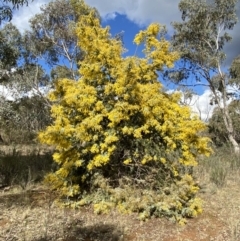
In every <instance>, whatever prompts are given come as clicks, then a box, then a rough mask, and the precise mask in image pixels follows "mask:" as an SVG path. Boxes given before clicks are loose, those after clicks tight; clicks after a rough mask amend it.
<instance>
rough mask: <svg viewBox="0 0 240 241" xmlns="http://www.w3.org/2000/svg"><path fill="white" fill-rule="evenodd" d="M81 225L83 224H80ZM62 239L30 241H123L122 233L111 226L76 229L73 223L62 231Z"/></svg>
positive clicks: (47, 238) (52, 238)
mask: <svg viewBox="0 0 240 241" xmlns="http://www.w3.org/2000/svg"><path fill="white" fill-rule="evenodd" d="M80 225H83V224H80ZM64 231H65V233H64V237H46V238H38V239H34V240H32V241H53V240H54V241H56V240H61V241H123V240H124V238H123V236H124V235H123V231H122V230H120V229H118V228H117V227H116V226H114V225H111V224H103V223H99V224H96V225H92V226H85V227H84V226H83V227H78V226H75V224H74V223H73V224H72V225H71V226H68V227H67V228H66V230H64Z"/></svg>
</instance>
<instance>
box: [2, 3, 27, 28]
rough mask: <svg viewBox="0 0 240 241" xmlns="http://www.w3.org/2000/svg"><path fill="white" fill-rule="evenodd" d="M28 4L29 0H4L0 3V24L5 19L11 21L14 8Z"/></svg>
mask: <svg viewBox="0 0 240 241" xmlns="http://www.w3.org/2000/svg"><path fill="white" fill-rule="evenodd" d="M23 5H28V0H3V1H1V4H0V25H1V24H2V22H3V21H11V20H12V17H13V10H14V9H18V8H19V7H20V6H23Z"/></svg>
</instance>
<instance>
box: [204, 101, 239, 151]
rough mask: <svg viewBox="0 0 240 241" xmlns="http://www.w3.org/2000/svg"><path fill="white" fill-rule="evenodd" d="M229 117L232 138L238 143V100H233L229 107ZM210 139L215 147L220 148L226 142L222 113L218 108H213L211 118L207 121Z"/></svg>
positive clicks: (226, 135)
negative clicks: (232, 131) (231, 126)
mask: <svg viewBox="0 0 240 241" xmlns="http://www.w3.org/2000/svg"><path fill="white" fill-rule="evenodd" d="M228 108H229V115H230V117H231V119H232V123H233V129H234V133H233V135H234V138H235V139H236V141H237V143H238V144H239V143H240V128H239V118H240V103H239V100H233V101H232V102H231V103H230V104H229V106H228ZM208 127H209V133H210V137H211V139H212V140H213V142H214V143H215V145H216V146H222V145H224V144H226V142H227V141H228V134H227V131H226V128H225V125H224V121H223V117H222V112H221V110H219V108H215V109H214V112H213V115H212V117H211V118H210V119H209V123H208Z"/></svg>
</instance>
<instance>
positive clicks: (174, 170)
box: [39, 3, 211, 220]
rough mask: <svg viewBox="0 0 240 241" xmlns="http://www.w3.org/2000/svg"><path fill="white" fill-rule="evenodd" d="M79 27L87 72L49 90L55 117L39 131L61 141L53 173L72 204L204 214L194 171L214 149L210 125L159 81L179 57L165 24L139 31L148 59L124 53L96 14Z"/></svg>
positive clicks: (49, 178) (52, 181) (145, 214)
mask: <svg viewBox="0 0 240 241" xmlns="http://www.w3.org/2000/svg"><path fill="white" fill-rule="evenodd" d="M82 6H83V7H86V8H87V6H86V5H84V3H83V5H82ZM76 33H77V35H78V37H79V47H80V48H81V49H82V50H83V51H84V53H85V57H84V60H83V61H82V62H81V65H80V69H79V72H80V75H81V78H80V79H79V81H77V82H76V81H74V80H69V79H62V80H59V81H57V83H56V85H55V90H54V91H53V92H52V93H51V94H50V96H49V98H50V100H51V101H53V102H54V104H53V106H52V110H51V111H52V118H53V120H54V121H53V124H52V125H51V126H49V127H48V128H47V129H46V130H45V131H43V132H41V133H40V134H39V138H40V140H41V141H42V142H43V143H47V144H49V145H54V146H56V152H55V153H54V155H53V158H54V161H55V162H56V163H57V164H58V170H57V171H56V172H54V173H51V174H50V175H48V176H47V177H46V180H47V181H48V183H50V184H51V185H52V187H53V188H54V189H57V190H59V193H60V195H61V196H62V197H65V198H67V200H68V201H70V204H71V203H72V202H73V205H74V206H75V205H77V204H79V205H82V204H88V203H94V204H95V208H96V210H97V212H102V211H104V210H105V211H106V210H108V209H110V208H112V207H117V208H119V209H120V210H124V211H126V212H128V211H130V212H138V213H140V216H141V217H142V219H145V218H147V217H150V216H152V215H156V216H162V215H167V216H169V217H174V218H175V219H177V220H178V219H179V220H180V219H181V217H183V216H185V217H193V216H196V215H197V213H200V212H201V208H200V206H199V201H198V199H195V194H196V193H197V190H198V187H197V186H196V184H195V182H194V181H193V179H192V177H191V175H190V173H189V172H190V171H189V170H191V167H193V166H195V165H197V160H196V158H197V156H198V155H208V154H209V153H210V152H211V150H210V148H209V147H208V142H209V139H208V138H205V137H202V136H200V135H199V134H200V132H202V131H203V130H204V129H205V125H204V124H203V123H202V122H201V121H200V120H199V119H198V118H197V117H195V116H192V114H191V112H190V109H189V108H188V107H184V106H180V105H179V100H180V95H179V94H177V93H174V94H167V93H164V92H163V90H162V84H161V83H160V82H159V80H158V72H159V71H161V70H162V69H163V68H165V67H173V63H174V61H175V60H177V59H178V54H177V53H176V52H171V50H170V45H169V43H168V42H167V41H166V40H165V39H164V37H163V28H162V27H161V26H160V25H158V24H152V25H150V26H149V27H148V28H147V30H146V31H141V32H140V33H139V34H138V35H137V36H136V37H135V40H134V42H135V43H136V44H137V45H139V44H143V45H144V54H145V58H137V57H135V56H134V57H126V58H124V57H122V54H123V51H124V49H123V46H122V43H121V41H119V40H117V39H115V38H111V36H110V34H109V29H108V28H101V26H100V23H99V20H98V19H97V18H95V17H94V13H90V14H89V15H85V16H82V17H81V18H80V20H79V23H78V27H77V31H76ZM128 190H129V192H128ZM138 200H140V202H138ZM105 211H104V212H105Z"/></svg>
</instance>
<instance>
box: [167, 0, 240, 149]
mask: <svg viewBox="0 0 240 241" xmlns="http://www.w3.org/2000/svg"><path fill="white" fill-rule="evenodd" d="M236 4H237V0H230V1H225V0H213V1H205V0H200V1H198V0H181V1H180V3H179V9H180V11H181V13H182V19H183V21H182V22H174V23H173V27H174V29H175V33H174V35H173V39H172V44H173V47H174V48H175V49H176V50H178V51H179V52H180V55H181V65H180V68H178V69H174V70H172V71H166V73H165V74H166V76H167V77H169V78H170V79H171V80H173V81H175V82H177V83H183V84H186V85H188V84H189V82H188V81H189V79H191V80H193V79H194V80H195V81H194V82H193V83H192V84H193V85H202V84H203V85H207V86H208V87H209V88H210V90H211V92H212V95H213V98H214V102H215V103H216V104H217V105H218V107H219V110H221V113H222V116H223V120H224V124H225V128H226V131H227V133H228V140H229V141H230V142H231V144H232V146H233V147H234V150H235V152H236V153H239V151H240V149H239V146H238V144H237V142H236V140H235V138H234V135H233V133H234V129H233V128H234V127H233V124H232V120H231V117H230V115H229V110H228V105H227V102H228V98H229V91H228V90H229V86H231V85H232V84H233V82H231V81H230V79H231V76H230V74H229V73H228V72H227V71H224V68H223V63H224V60H225V58H226V54H225V52H224V46H225V44H226V43H227V42H229V41H230V40H231V36H230V35H229V30H231V29H233V27H234V26H235V24H236V23H237V15H236ZM190 77H193V78H190ZM234 85H235V86H239V84H237V85H236V81H235V83H234Z"/></svg>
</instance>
